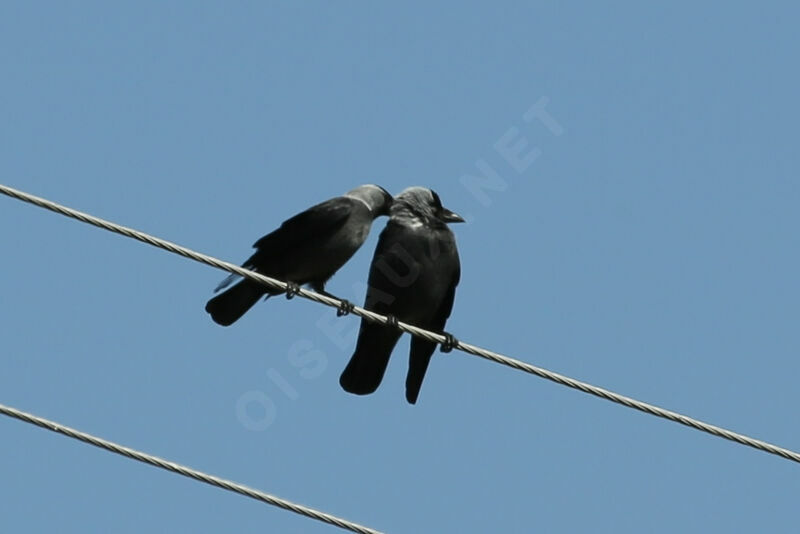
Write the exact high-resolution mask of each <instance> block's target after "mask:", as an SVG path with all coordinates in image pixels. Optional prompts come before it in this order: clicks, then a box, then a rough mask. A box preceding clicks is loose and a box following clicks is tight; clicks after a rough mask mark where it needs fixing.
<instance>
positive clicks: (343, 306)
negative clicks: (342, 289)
mask: <svg viewBox="0 0 800 534" xmlns="http://www.w3.org/2000/svg"><path fill="white" fill-rule="evenodd" d="M355 307H356V306H355V304H353V303H352V302H350V301H349V300H345V299H342V300H340V301H339V307H338V308H337V309H336V316H337V317H342V316H343V315H349V314H350V313H351V312H352V311H353V310H354V309H355Z"/></svg>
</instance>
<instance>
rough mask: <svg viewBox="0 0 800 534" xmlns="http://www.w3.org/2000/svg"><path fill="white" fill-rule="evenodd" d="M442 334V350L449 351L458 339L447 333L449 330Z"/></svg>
mask: <svg viewBox="0 0 800 534" xmlns="http://www.w3.org/2000/svg"><path fill="white" fill-rule="evenodd" d="M442 335H443V336H444V341H443V342H442V349H441V350H442V352H451V351H452V350H453V349H454V348H456V347H457V346H458V340H457V339H456V337H455V336H454V335H453V334H451V333H449V332H442Z"/></svg>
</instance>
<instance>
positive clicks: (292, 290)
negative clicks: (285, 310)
mask: <svg viewBox="0 0 800 534" xmlns="http://www.w3.org/2000/svg"><path fill="white" fill-rule="evenodd" d="M298 293H300V286H299V285H297V284H295V283H294V282H286V300H291V299H293V298H294V297H295V295H297V294H298Z"/></svg>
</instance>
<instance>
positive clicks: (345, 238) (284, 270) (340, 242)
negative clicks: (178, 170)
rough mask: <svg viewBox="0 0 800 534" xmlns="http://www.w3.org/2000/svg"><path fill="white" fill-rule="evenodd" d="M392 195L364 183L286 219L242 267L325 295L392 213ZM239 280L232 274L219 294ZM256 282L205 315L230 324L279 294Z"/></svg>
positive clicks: (217, 300) (223, 297)
mask: <svg viewBox="0 0 800 534" xmlns="http://www.w3.org/2000/svg"><path fill="white" fill-rule="evenodd" d="M391 204H392V195H391V194H389V192H388V191H386V190H385V189H383V188H382V187H379V186H377V185H362V186H359V187H356V188H355V189H353V190H352V191H349V192H347V193H345V194H344V195H343V196H340V197H335V198H332V199H330V200H326V201H325V202H322V203H320V204H317V205H316V206H313V207H311V208H309V209H307V210H306V211H304V212H302V213H299V214H297V215H295V216H294V217H292V218H291V219H288V220H286V221H285V222H284V223H283V224H281V226H280V227H279V228H278V229H277V230H275V231H274V232H272V233H270V234H267V235H265V236H264V237H262V238H261V239H259V240H258V241H256V243H255V245H253V248H255V249H256V252H255V253H254V254H253V255H252V256H250V258H249V259H248V260H247V261H246V262H244V264H242V267H244V268H246V269H250V270H253V271H256V272H258V273H260V274H263V275H265V276H269V277H271V278H277V279H278V280H283V281H285V282H291V283H293V284H297V285H303V284H308V285H309V286H311V288H312V289H314V290H315V291H317V292H321V293H324V289H325V282H327V281H328V279H329V278H330V277H331V276H333V274H334V273H335V272H336V271H338V270H339V268H340V267H341V266H342V265H344V264H345V263H346V262H347V260H349V259H350V258H351V257H352V256H353V254H355V252H356V251H357V250H358V249H359V247H360V246H361V245H362V244H363V243H364V241H365V240H366V239H367V235H368V234H369V230H370V227H371V226H372V221H373V220H374V219H375V218H376V217H379V216H381V215H389V207H390V206H391ZM237 278H239V277H238V276H237V275H231V276H229V277H228V278H226V279H225V280H223V281H222V283H220V284H219V285H218V286H217V288H216V289H215V290H214V291H215V292H216V291H219V290H221V289H224V288H225V287H227V286H228V285H230V284H231V283H232V282H233V281H234V280H236V279H237ZM283 292H284V291H282V290H276V289H270V288H268V287H267V286H265V285H263V284H259V283H258V282H254V281H252V280H242V281H241V282H239V283H238V284H236V285H235V286H233V287H232V288H230V289H228V290H227V291H225V292H223V293H221V294H219V295H217V296H216V297H214V298H212V299H211V300H209V301H208V303H207V304H206V311H207V312H208V313H210V314H211V318H212V319H213V320H214V322H216V323H218V324H220V325H222V326H229V325H231V324H233V323H234V322H235V321H236V320H238V319H239V318H240V317H241V316H242V315H244V314H245V312H246V311H247V310H249V309H250V308H251V307H252V306H253V304H255V303H256V302H258V299H259V298H261V297H262V296H263V295H268V296H270V295H278V294H280V293H283Z"/></svg>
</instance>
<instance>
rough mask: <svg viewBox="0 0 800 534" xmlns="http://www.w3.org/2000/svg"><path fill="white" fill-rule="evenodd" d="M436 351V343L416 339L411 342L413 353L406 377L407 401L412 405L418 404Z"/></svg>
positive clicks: (409, 359) (411, 353) (409, 360)
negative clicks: (423, 382) (420, 392)
mask: <svg viewBox="0 0 800 534" xmlns="http://www.w3.org/2000/svg"><path fill="white" fill-rule="evenodd" d="M435 350H436V343H432V342H430V341H427V340H425V339H420V338H418V337H415V338H414V339H412V340H411V352H410V355H409V357H408V374H407V375H406V400H407V401H408V402H409V403H410V404H416V403H417V397H419V390H420V388H421V387H422V381H423V380H424V379H425V372H426V371H427V370H428V364H429V363H430V362H431V356H433V352H434V351H435Z"/></svg>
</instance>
